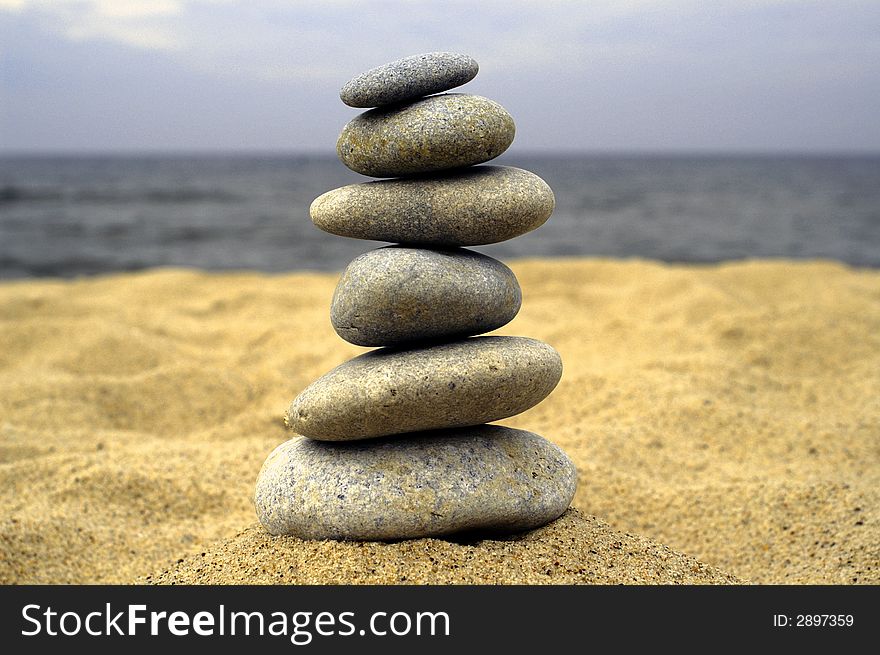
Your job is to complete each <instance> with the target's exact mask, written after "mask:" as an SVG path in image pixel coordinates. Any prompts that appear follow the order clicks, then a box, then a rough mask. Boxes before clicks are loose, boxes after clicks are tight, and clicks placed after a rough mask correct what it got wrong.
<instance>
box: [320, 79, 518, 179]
mask: <svg viewBox="0 0 880 655" xmlns="http://www.w3.org/2000/svg"><path fill="white" fill-rule="evenodd" d="M515 132H516V127H515V126H514V124H513V118H511V117H510V114H508V113H507V111H505V109H504V107H502V106H501V105H499V104H498V103H497V102H494V101H492V100H489V99H487V98H483V97H481V96H474V95H468V94H463V93H447V94H443V95H439V96H430V97H427V98H422V99H421V100H416V101H415V102H412V103H410V104H407V105H393V106H392V107H388V108H382V107H380V108H378V109H371V110H370V111H366V112H364V113H363V114H361V115H359V116H356V117H355V118H354V119H352V120H351V121H350V122H349V123H348V125H346V126H345V127H344V128H343V129H342V134H340V135H339V140H338V141H337V142H336V153H337V154H338V155H339V158H340V159H341V160H342V163H343V164H345V165H346V166H348V167H349V168H350V169H351V170H353V171H355V172H357V173H362V174H363V175H370V176H372V177H399V176H401V175H413V174H417V173H431V172H433V171H440V170H444V169H448V168H458V167H460V166H471V165H473V164H481V163H483V162H485V161H489V160H490V159H494V158H495V157H497V156H498V155H500V154H501V153H502V152H504V151H505V150H507V148H508V146H510V144H511V143H512V142H513V136H514V133H515Z"/></svg>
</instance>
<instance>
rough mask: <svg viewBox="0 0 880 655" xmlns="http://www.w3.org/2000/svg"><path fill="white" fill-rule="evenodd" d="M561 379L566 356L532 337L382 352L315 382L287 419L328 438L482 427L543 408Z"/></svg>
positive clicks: (307, 431) (299, 430)
mask: <svg viewBox="0 0 880 655" xmlns="http://www.w3.org/2000/svg"><path fill="white" fill-rule="evenodd" d="M561 377H562V360H561V359H560V357H559V353H557V352H556V351H555V350H554V349H553V348H552V347H550V346H549V345H547V344H546V343H543V342H541V341H538V340H537V339H529V338H527V337H495V336H492V337H472V338H469V339H463V340H461V341H455V342H452V343H443V344H437V345H431V346H424V347H417V348H407V349H401V348H381V349H379V350H373V351H370V352H368V353H365V354H363V355H361V356H360V357H355V358H354V359H351V360H349V361H347V362H345V363H343V364H340V365H339V366H337V367H336V368H335V369H333V370H332V371H330V372H329V373H326V374H325V375H323V376H322V377H320V378H318V379H317V380H315V381H314V382H313V383H312V384H310V385H309V386H308V387H306V389H305V390H303V392H302V393H300V394H299V395H298V396H297V397H296V398H295V399H294V400H293V402H292V403H291V404H290V407H289V408H288V410H287V415H286V417H285V421H286V423H287V425H288V427H290V428H291V429H292V430H294V431H295V432H297V433H299V434H302V435H305V436H307V437H311V438H312V439H320V440H326V441H340V440H351V439H367V438H370V437H380V436H384V435H391V434H400V433H403V432H414V431H418V430H434V429H440V428H451V427H463V426H467V425H478V424H480V423H488V422H491V421H498V420H500V419H503V418H507V417H509V416H514V415H516V414H519V413H520V412H524V411H525V410H527V409H529V408H530V407H532V406H534V405H537V404H538V403H539V402H541V401H542V400H543V399H544V398H546V397H547V395H549V393H550V392H551V391H552V390H553V388H554V387H555V386H556V385H557V383H558V382H559V379H560V378H561Z"/></svg>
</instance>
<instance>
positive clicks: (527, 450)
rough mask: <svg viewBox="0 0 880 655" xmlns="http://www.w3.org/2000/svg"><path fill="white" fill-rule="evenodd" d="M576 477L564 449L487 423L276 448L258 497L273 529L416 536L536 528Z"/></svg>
mask: <svg viewBox="0 0 880 655" xmlns="http://www.w3.org/2000/svg"><path fill="white" fill-rule="evenodd" d="M576 485H577V471H576V470H575V468H574V465H573V464H572V463H571V460H569V459H568V457H567V456H566V455H565V453H563V452H562V450H560V449H559V447H557V446H555V445H553V444H552V443H550V442H549V441H547V440H546V439H544V438H542V437H539V436H538V435H536V434H533V433H531V432H526V431H524V430H514V429H511V428H505V427H501V426H497V425H480V426H476V427H470V428H459V429H457V430H440V431H435V432H424V433H417V434H410V435H406V438H405V439H402V438H392V439H382V440H375V441H371V442H361V443H344V444H342V443H326V442H317V441H313V440H311V439H305V438H303V437H297V438H295V439H292V440H290V441H287V442H285V443H283V444H281V445H280V446H278V448H276V449H275V450H274V451H273V452H272V454H271V455H269V458H268V459H267V460H266V462H265V464H264V465H263V468H262V471H261V472H260V475H259V477H258V479H257V487H256V493H255V497H254V505H255V506H256V510H257V516H258V517H259V519H260V522H261V523H262V524H263V525H264V526H265V527H266V529H267V530H268V531H269V532H270V533H272V534H289V535H293V536H296V537H300V538H304V539H380V540H381V539H413V538H419V537H430V536H440V535H445V534H450V533H455V532H463V531H476V530H479V531H494V532H499V531H501V532H512V531H519V530H528V529H530V528H535V527H538V526H540V525H543V524H545V523H547V522H549V521H552V520H553V519H555V518H557V517H559V516H560V515H561V514H562V513H563V512H565V510H566V509H567V508H568V506H569V504H570V503H571V499H572V498H573V497H574V493H575V487H576Z"/></svg>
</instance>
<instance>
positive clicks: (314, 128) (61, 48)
mask: <svg viewBox="0 0 880 655" xmlns="http://www.w3.org/2000/svg"><path fill="white" fill-rule="evenodd" d="M436 50H447V51H455V52H463V53H466V54H469V55H471V56H472V57H474V58H475V59H476V60H477V61H478V62H479V64H480V73H479V75H478V76H477V77H476V78H475V79H474V80H473V81H472V82H470V83H469V84H467V85H466V86H464V87H461V91H462V92H467V93H475V94H478V95H483V96H487V97H490V98H492V99H494V100H496V101H498V102H500V103H501V104H502V105H503V106H505V107H506V108H507V110H508V111H509V112H510V113H511V114H512V115H513V117H514V119H515V121H516V124H517V137H516V141H515V144H514V147H516V148H517V149H518V150H519V151H520V152H557V151H571V152H713V153H714V152H746V153H749V152H756V153H779V152H784V153H789V152H818V153H825V152H864V153H876V152H880V1H878V0H870V1H862V2H857V1H851V0H821V1H818V2H811V1H795V0H714V1H710V0H656V1H655V0H595V1H574V0H567V1H564V0H538V1H532V0H503V1H498V0H480V1H479V2H478V1H476V0H466V1H460V0H445V1H442V0H432V1H427V0H411V1H403V0H397V1H381V0H369V1H360V2H358V1H355V0H324V1H322V2H302V1H299V0H245V1H236V0H0V153H13V152H16V153H17V152H27V153H30V152H70V153H74V152H75V153H79V152H96V153H101V152H141V151H151V152H190V151H198V152H202V151H241V152H284V153H288V152H308V153H324V152H326V153H332V152H333V149H334V146H335V143H336V138H337V136H338V134H339V132H340V130H341V129H342V126H343V125H344V124H345V123H346V122H347V121H349V120H351V118H353V117H354V116H355V115H357V112H358V110H355V109H352V108H349V107H346V106H345V105H343V104H342V102H341V101H340V100H339V96H338V91H339V88H340V87H341V86H342V85H343V84H344V83H345V82H346V81H348V79H350V78H351V77H353V76H354V75H356V74H358V73H360V72H362V71H364V70H367V69H369V68H372V67H375V66H378V65H381V64H383V63H386V62H388V61H391V60H394V59H398V58H400V57H404V56H407V55H411V54H417V53H420V52H430V51H436Z"/></svg>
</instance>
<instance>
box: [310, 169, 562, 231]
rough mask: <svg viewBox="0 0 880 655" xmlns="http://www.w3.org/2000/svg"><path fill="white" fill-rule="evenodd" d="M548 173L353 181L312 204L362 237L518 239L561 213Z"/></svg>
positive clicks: (317, 216)
mask: <svg viewBox="0 0 880 655" xmlns="http://www.w3.org/2000/svg"><path fill="white" fill-rule="evenodd" d="M554 204H555V200H554V197H553V191H552V190H551V189H550V187H549V186H547V183H546V182H544V180H542V179H541V178H540V177H538V176H537V175H535V174H534V173H530V172H529V171H524V170H522V169H520V168H512V167H509V166H475V167H473V168H465V169H463V170H459V171H454V172H451V173H446V174H442V173H441V174H435V175H432V176H430V177H415V178H405V179H399V180H379V181H376V182H364V183H362V184H349V185H348V186H344V187H340V188H338V189H333V190H332V191H328V192H327V193H324V194H322V195H320V196H318V197H317V198H315V200H314V202H312V206H311V209H310V210H309V211H310V214H311V217H312V222H313V223H314V224H315V225H316V226H317V227H319V228H320V229H322V230H324V231H325V232H330V233H331V234H336V235H339V236H343V237H352V238H355V239H374V240H376V241H390V242H392V243H408V244H414V245H436V246H478V245H483V244H487V243H498V242H499V241H506V240H507V239H513V238H514V237H518V236H520V235H521V234H525V233H526V232H530V231H531V230H534V229H535V228H538V227H540V226H541V225H543V224H544V222H545V221H546V220H547V219H548V218H549V217H550V214H552V213H553V207H554Z"/></svg>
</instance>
